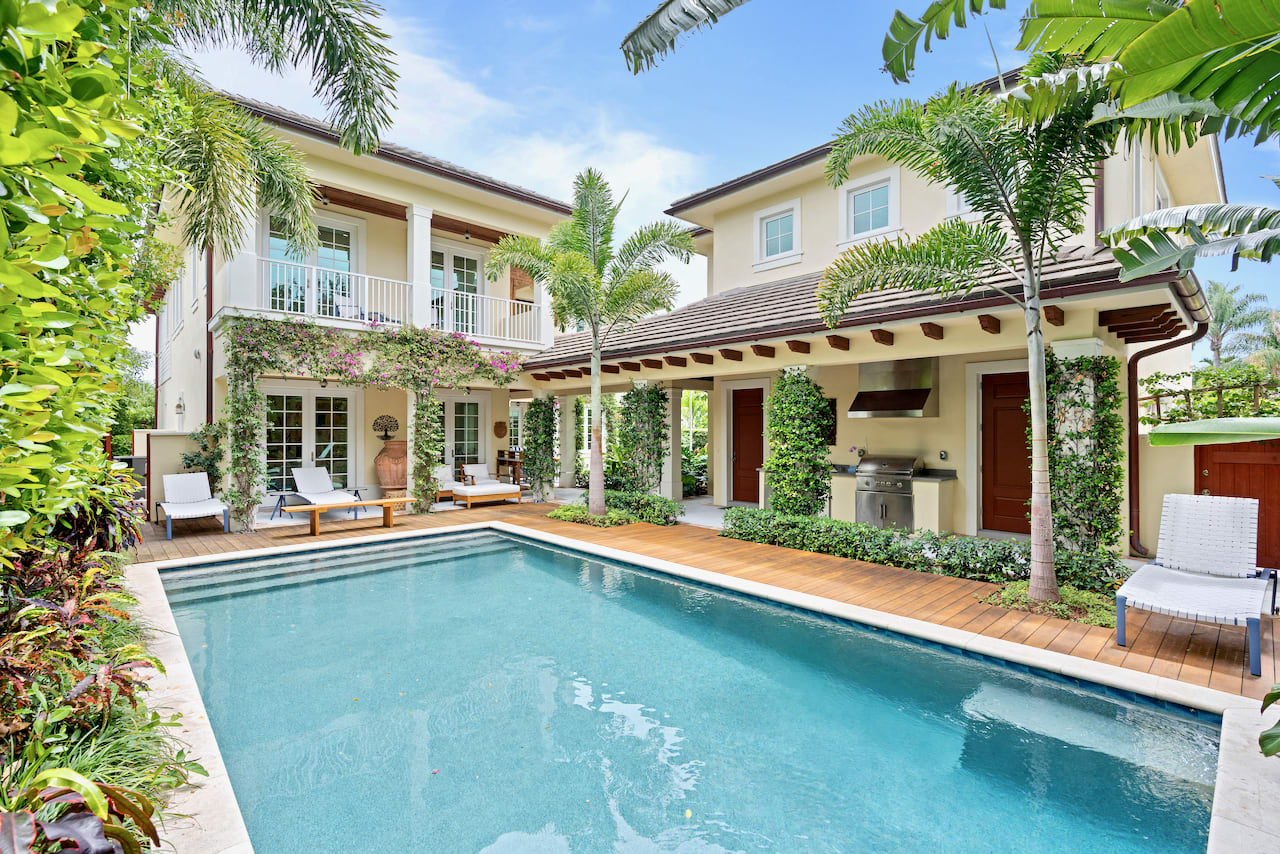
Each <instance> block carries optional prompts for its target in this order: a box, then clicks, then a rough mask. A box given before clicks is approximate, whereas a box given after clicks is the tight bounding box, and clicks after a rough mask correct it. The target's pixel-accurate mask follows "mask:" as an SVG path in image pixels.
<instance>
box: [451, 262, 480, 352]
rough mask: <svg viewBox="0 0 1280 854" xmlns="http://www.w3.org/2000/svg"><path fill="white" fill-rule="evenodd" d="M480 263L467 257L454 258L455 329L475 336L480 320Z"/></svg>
mask: <svg viewBox="0 0 1280 854" xmlns="http://www.w3.org/2000/svg"><path fill="white" fill-rule="evenodd" d="M479 292H480V262H479V261H478V260H477V259H475V258H468V257H467V256H465V255H454V256H453V294H454V299H455V300H456V302H455V303H454V310H453V323H454V327H453V328H454V329H455V330H456V331H458V332H462V333H465V334H467V335H475V334H476V329H477V327H478V325H479V324H478V319H479V303H480V300H479V299H478V298H477V297H476V294H478V293H479Z"/></svg>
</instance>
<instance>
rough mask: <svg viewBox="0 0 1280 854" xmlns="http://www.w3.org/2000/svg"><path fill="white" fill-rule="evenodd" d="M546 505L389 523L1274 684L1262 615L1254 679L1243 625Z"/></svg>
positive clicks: (234, 542) (292, 529) (240, 546)
mask: <svg viewBox="0 0 1280 854" xmlns="http://www.w3.org/2000/svg"><path fill="white" fill-rule="evenodd" d="M551 509H552V507H551V506H550V505H546V504H524V505H519V506H517V505H511V504H508V505H502V506H493V507H484V508H479V507H477V508H474V509H470V510H454V511H446V512H440V513H433V514H430V515H409V514H405V515H401V516H397V517H396V521H397V522H398V523H399V527H400V529H401V530H411V529H420V530H425V529H431V528H440V527H447V526H450V525H460V524H464V523H467V522H483V521H490V520H502V521H504V522H509V523H512V524H515V525H524V526H527V527H529V528H536V529H539V530H543V531H548V532H551V533H555V534H559V535H561V536H565V537H572V538H574V539H578V540H582V541H584V542H588V543H595V544H598V545H605V546H611V547H613V548H618V549H623V550H625V551H631V552H636V553H639V554H644V555H648V556H650V557H654V558H659V559H662V560H669V561H673V562H676V563H682V564H686V565H688V566H692V567H697V568H699V569H705V570H710V571H712V572H721V573H724V574H726V575H733V576H737V577H740V578H747V579H751V580H753V581H759V582H763V583H765V584H772V585H776V586H778V587H786V588H790V589H792V590H796V591H799V592H802V593H811V594H814V595H816V596H825V597H827V598H829V599H836V600H839V601H843V602H848V603H850V604H854V605H861V606H863V607H866V608H874V609H876V610H879V611H887V612H890V613H894V614H899V615H902V616H906V617H913V618H915V619H918V620H929V621H930V622H934V623H938V624H940V625H944V626H951V627H953V628H958V629H964V630H965V631H970V632H977V633H980V634H983V635H987V636H990V637H996V638H1003V639H1004V640H1009V641H1016V642H1018V643H1023V644H1028V645H1030V646H1034V647H1040V648H1043V649H1049V650H1053V651H1054V652H1062V653H1068V654H1070V655H1078V656H1081V657H1082V658H1089V659H1094V660H1096V661H1101V662H1104V663H1106V664H1114V665H1119V666H1121V667H1128V668H1131V669H1133V670H1139V671H1143V672H1149V673H1153V674H1156V675H1158V676H1167V677H1170V678H1174V679H1178V680H1181V681H1183V682H1188V683H1191V684H1194V685H1204V686H1208V687H1210V688H1214V689H1217V690H1219V691H1228V692H1231V693H1234V694H1242V695H1244V696H1248V697H1257V698H1261V697H1262V696H1263V694H1265V693H1266V692H1267V690H1268V689H1269V688H1270V687H1271V685H1272V683H1274V682H1275V681H1277V679H1276V675H1277V674H1276V658H1277V654H1280V646H1278V645H1277V641H1276V633H1275V631H1274V621H1273V620H1272V618H1270V617H1264V618H1263V620H1262V675H1261V676H1260V677H1255V676H1250V675H1249V671H1248V661H1247V658H1246V654H1245V634H1244V628H1243V627H1236V626H1217V625H1213V624H1211V623H1193V622H1190V621H1188V620H1181V619H1176V618H1172V617H1167V616H1163V615H1160V614H1150V613H1147V612H1145V611H1130V612H1129V617H1128V631H1129V646H1127V647H1121V646H1117V645H1116V633H1115V631H1114V630H1112V629H1101V628H1097V627H1094V626H1085V625H1082V624H1080V623H1073V622H1070V621H1068V620H1059V619H1056V618H1053V617H1044V616H1040V615H1037V614H1028V613H1025V612H1022V611H1009V610H1006V609H1004V608H998V607H995V606H992V605H984V604H982V602H981V601H980V599H982V598H984V597H985V596H986V595H987V594H988V593H990V592H991V591H993V590H994V589H995V585H993V584H988V583H986V582H982V581H968V580H965V579H960V578H950V577H947V576H942V575H932V574H930V573H925V572H916V571H913V570H908V569H898V568H896V567H889V566H881V565H879V564H874V563H865V562H863V561H855V560H846V559H844V558H838V557H831V556H828V555H820V554H813V553H810V552H802V551H795V550H793V549H785V548H780V547H778V546H766V545H759V544H757V543H745V542H740V541H738V540H730V539H726V538H724V537H721V536H719V535H718V532H716V531H714V530H712V529H710V528H700V527H696V526H693V525H687V524H681V525H678V526H676V527H674V528H661V527H656V526H653V525H646V524H643V523H636V524H633V525H627V526H624V527H621V528H611V529H601V528H592V527H589V526H587V525H575V524H573V523H570V522H557V521H555V520H553V519H548V518H546V514H547V512H548V511H549V510H551ZM384 530H385V529H384V528H381V527H377V526H375V525H371V524H370V521H369V520H368V519H361V520H359V521H333V522H327V523H326V525H325V530H324V531H323V532H322V533H321V534H320V536H318V537H313V536H310V535H309V532H308V530H307V526H305V525H291V526H281V527H269V528H263V529H260V530H258V531H256V532H254V533H252V534H224V533H223V532H222V526H221V524H218V523H216V521H215V520H213V519H189V520H181V521H175V522H174V536H173V539H172V540H165V539H164V532H163V528H161V527H158V526H153V525H150V524H148V525H144V528H143V536H144V538H145V539H144V541H143V542H142V543H141V544H140V545H139V547H138V549H137V552H136V559H137V560H138V561H140V562H144V561H153V560H168V559H172V558H183V557H205V556H208V555H217V554H221V553H224V552H232V551H241V550H249V549H261V548H270V547H273V546H285V545H298V544H305V543H315V542H329V541H334V540H342V539H347V538H351V537H363V536H369V535H373V534H377V533H379V532H380V531H384Z"/></svg>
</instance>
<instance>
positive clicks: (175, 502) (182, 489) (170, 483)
mask: <svg viewBox="0 0 1280 854" xmlns="http://www.w3.org/2000/svg"><path fill="white" fill-rule="evenodd" d="M164 497H165V500H164V501H157V502H156V507H157V510H156V521H157V522H159V521H160V511H161V510H163V511H164V528H165V539H167V540H172V539H173V520H174V519H200V518H203V517H205V516H221V517H222V530H223V531H224V532H226V531H230V530H231V510H230V508H228V507H227V505H226V504H224V503H223V502H221V501H219V500H218V499H216V498H214V497H213V493H212V492H211V491H210V490H209V475H207V474H205V473H204V472H202V471H199V472H192V473H190V474H166V475H165V476H164Z"/></svg>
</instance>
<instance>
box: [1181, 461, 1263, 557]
mask: <svg viewBox="0 0 1280 854" xmlns="http://www.w3.org/2000/svg"><path fill="white" fill-rule="evenodd" d="M1196 492H1200V493H1207V494H1209V495H1230V496H1234V497H1236V498H1256V499H1258V514H1259V515H1258V566H1265V567H1271V568H1280V440H1275V439H1273V440H1271V441H1268V442H1239V443H1236V444H1231V445H1197V446H1196Z"/></svg>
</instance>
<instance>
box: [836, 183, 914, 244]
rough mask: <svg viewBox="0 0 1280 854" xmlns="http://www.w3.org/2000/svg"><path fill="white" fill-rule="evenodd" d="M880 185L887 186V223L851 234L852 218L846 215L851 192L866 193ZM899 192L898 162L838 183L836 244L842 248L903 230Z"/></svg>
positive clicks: (900, 191)
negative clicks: (880, 226)
mask: <svg viewBox="0 0 1280 854" xmlns="http://www.w3.org/2000/svg"><path fill="white" fill-rule="evenodd" d="M881 185H887V186H888V188H889V224H888V225H886V226H885V227H884V228H874V229H872V230H871V231H864V232H862V233H861V234H853V232H852V229H853V221H852V219H851V218H850V216H849V201H850V196H853V195H856V194H857V193H865V192H866V191H867V190H873V189H875V188H876V187H879V186H881ZM901 195H902V169H901V168H900V167H897V166H890V167H888V168H887V169H879V170H877V171H875V172H869V173H867V174H866V175H858V176H856V177H853V178H850V179H849V180H848V181H846V182H845V183H843V184H841V185H840V189H839V191H837V193H836V201H837V204H838V208H837V211H836V215H837V218H838V221H839V223H840V231H839V234H838V237H837V240H838V242H837V243H836V246H837V248H840V249H845V248H847V247H849V246H854V245H856V244H859V243H863V242H865V241H868V240H876V239H879V238H884V237H890V236H892V235H894V234H897V233H898V232H900V231H901V230H902V200H901Z"/></svg>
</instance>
